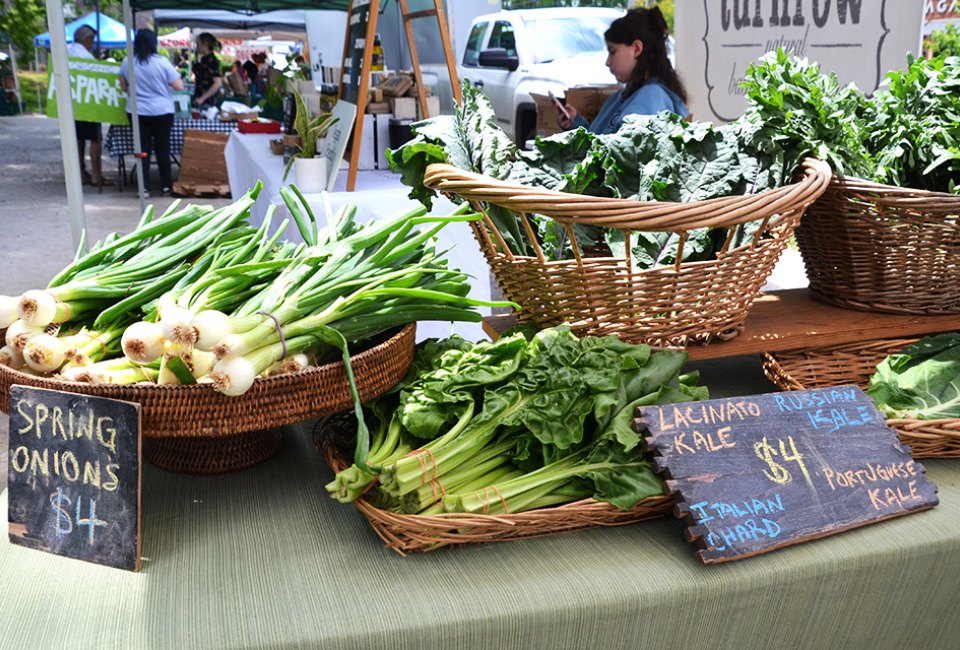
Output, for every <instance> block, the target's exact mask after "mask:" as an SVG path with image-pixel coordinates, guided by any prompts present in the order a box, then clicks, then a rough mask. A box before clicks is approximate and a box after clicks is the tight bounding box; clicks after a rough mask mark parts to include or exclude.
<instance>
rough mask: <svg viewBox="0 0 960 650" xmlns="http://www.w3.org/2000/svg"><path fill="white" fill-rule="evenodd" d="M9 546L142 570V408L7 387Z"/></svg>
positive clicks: (135, 405) (76, 396)
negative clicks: (19, 545) (8, 420)
mask: <svg viewBox="0 0 960 650" xmlns="http://www.w3.org/2000/svg"><path fill="white" fill-rule="evenodd" d="M7 484H8V487H9V499H8V501H9V517H8V519H9V534H10V541H11V542H13V543H15V544H21V545H23V546H27V547H30V548H34V549H38V550H41V551H47V552H49V553H55V554H58V555H64V556H67V557H72V558H77V559H81V560H86V561H88V562H95V563H97V564H105V565H108V566H113V567H117V568H121V569H128V570H131V571H137V570H139V569H140V405H139V404H134V403H130V402H122V401H119V400H114V399H106V398H103V397H91V396H87V395H78V394H76V393H65V392H61V391H54V390H46V389H43V388H33V387H27V386H12V387H11V388H10V455H9V469H8V477H7Z"/></svg>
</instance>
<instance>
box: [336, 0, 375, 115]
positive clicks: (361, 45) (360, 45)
mask: <svg viewBox="0 0 960 650" xmlns="http://www.w3.org/2000/svg"><path fill="white" fill-rule="evenodd" d="M350 7H351V8H350V18H349V20H350V24H349V25H347V41H346V43H344V48H345V50H346V56H345V57H344V65H343V71H342V76H341V81H340V82H341V84H342V86H343V89H342V91H341V95H340V97H341V99H345V100H347V101H348V102H351V103H353V104H356V103H357V99H358V97H359V94H360V81H361V79H362V74H361V73H362V71H363V51H364V49H365V48H366V42H367V26H368V24H369V22H370V0H353V2H352V3H351V5H350ZM370 45H371V47H372V46H373V43H371V44H370Z"/></svg>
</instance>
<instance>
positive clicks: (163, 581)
mask: <svg viewBox="0 0 960 650" xmlns="http://www.w3.org/2000/svg"><path fill="white" fill-rule="evenodd" d="M926 466H927V468H928V474H929V476H930V478H931V479H932V480H933V481H934V482H936V483H937V484H938V485H939V486H940V497H941V501H942V502H941V505H940V506H938V507H937V508H935V509H934V510H931V511H929V512H924V513H920V514H915V515H911V516H908V517H902V518H899V519H896V520H891V521H888V522H885V523H881V524H876V525H873V526H868V527H865V528H861V529H858V530H854V531H850V532H847V533H844V534H842V535H838V536H835V537H832V538H827V539H823V540H819V541H815V542H810V543H806V544H802V545H799V546H794V547H791V548H788V549H784V550H780V551H776V552H773V553H770V554H767V555H763V556H758V557H755V558H751V559H747V560H743V561H738V562H734V563H730V564H726V565H719V566H711V567H708V566H703V565H701V564H700V563H699V562H698V561H697V560H696V559H695V556H694V553H693V548H692V546H691V545H689V544H687V543H686V542H684V541H683V539H682V530H683V529H682V526H681V524H680V522H678V521H676V520H673V519H660V520H657V521H652V522H644V523H640V524H636V525H632V526H626V527H620V528H611V529H603V530H599V529H597V530H589V531H584V532H578V533H574V534H568V535H561V536H556V537H547V538H540V539H530V540H524V541H517V542H509V543H505V544H488V545H479V546H472V547H464V548H452V549H442V550H439V551H436V552H432V553H426V554H419V555H414V556H411V557H408V558H403V557H400V556H399V555H397V554H395V553H393V552H392V551H387V550H386V549H384V548H383V546H382V544H381V542H380V540H379V538H377V537H376V535H375V534H374V533H373V531H372V530H371V529H370V528H369V527H368V525H367V523H366V520H365V519H363V518H362V517H361V516H360V514H359V513H358V512H357V511H356V510H354V509H353V508H352V507H349V506H344V505H341V504H339V503H336V502H334V501H332V500H331V499H329V498H328V497H327V496H326V494H325V493H324V492H323V491H322V485H323V484H324V483H325V482H326V481H327V480H328V479H329V478H330V473H329V471H328V470H327V469H326V467H325V466H323V465H322V463H321V462H320V460H319V457H318V456H317V455H316V454H315V452H314V450H313V448H312V446H311V444H310V441H309V440H308V438H307V436H306V435H305V434H302V433H297V432H296V431H293V430H291V431H288V432H287V434H286V439H285V442H284V448H283V450H282V452H281V453H280V454H279V455H278V456H277V457H275V458H273V459H272V460H270V461H269V462H267V463H265V464H263V465H261V466H259V467H256V468H254V469H251V470H247V471H244V472H239V473H236V474H233V475H227V476H217V477H188V476H182V475H176V474H171V473H167V472H164V471H162V470H158V469H155V468H153V467H150V466H147V467H145V468H144V474H143V477H144V478H143V540H144V542H143V558H144V561H143V565H144V569H143V571H142V572H141V573H139V574H134V573H128V572H125V571H121V570H115V569H108V568H103V567H99V566H95V565H92V564H87V563H85V562H80V561H77V560H71V559H66V558H60V557H56V556H52V555H49V554H46V553H41V552H38V551H33V550H29V549H25V548H22V547H19V546H14V545H11V544H10V543H9V542H8V541H7V539H6V536H4V537H3V540H2V541H0V581H2V582H0V584H2V589H0V612H2V616H0V646H2V647H4V648H61V647H71V648H86V647H97V648H240V647H244V648H248V647H270V648H278V647H319V648H325V649H328V648H357V649H364V650H368V649H373V648H390V649H391V650H396V649H398V648H439V649H444V650H448V649H452V648H490V649H495V648H496V649H499V648H523V649H528V648H549V649H551V650H557V649H559V648H585V647H591V648H604V649H609V648H639V647H645V648H646V647H649V648H668V647H687V648H691V647H709V648H723V647H730V648H772V647H778V648H792V647H810V648H828V647H832V648H843V649H844V650H850V649H852V648H871V649H872V648H907V647H913V648H920V647H922V648H945V647H957V640H958V639H960V615H958V614H960V606H958V597H957V593H956V592H957V587H958V585H960V562H958V561H957V557H958V552H960V487H958V486H957V478H958V476H960V465H958V464H957V463H956V462H955V461H928V462H927V463H926ZM6 508H7V503H6V493H3V494H2V495H0V514H2V515H3V518H4V519H6Z"/></svg>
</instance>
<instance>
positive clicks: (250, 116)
mask: <svg viewBox="0 0 960 650" xmlns="http://www.w3.org/2000/svg"><path fill="white" fill-rule="evenodd" d="M259 116H260V113H258V112H257V111H250V112H248V113H231V112H228V111H220V121H221V122H236V121H237V120H255V119H257V117H259Z"/></svg>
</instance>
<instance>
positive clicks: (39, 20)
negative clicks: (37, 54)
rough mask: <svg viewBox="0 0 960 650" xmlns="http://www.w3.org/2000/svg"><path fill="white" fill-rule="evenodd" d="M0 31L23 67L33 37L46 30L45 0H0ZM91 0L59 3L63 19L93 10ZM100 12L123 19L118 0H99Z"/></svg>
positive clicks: (31, 45)
mask: <svg viewBox="0 0 960 650" xmlns="http://www.w3.org/2000/svg"><path fill="white" fill-rule="evenodd" d="M0 7H2V11H0V31H4V32H6V33H7V34H9V35H10V40H11V41H12V42H13V46H14V47H15V48H16V50H17V59H18V61H17V62H18V64H20V65H21V66H23V67H25V66H26V65H27V64H28V63H29V61H30V60H31V59H32V58H33V56H32V55H31V54H30V53H31V52H32V51H33V38H34V36H36V35H37V34H42V33H43V32H45V31H47V4H46V2H44V0H2V2H0ZM95 9H96V5H95V3H94V2H92V1H91V0H88V1H86V2H84V1H83V0H76V1H75V2H64V3H63V16H64V20H66V21H67V22H70V21H72V20H75V19H76V18H79V17H81V16H85V15H86V14H88V13H90V12H91V11H95ZM100 12H101V13H102V14H104V15H105V16H110V17H111V18H115V19H117V20H123V3H122V2H121V0H100Z"/></svg>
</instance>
